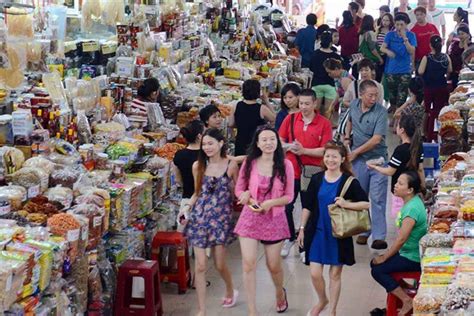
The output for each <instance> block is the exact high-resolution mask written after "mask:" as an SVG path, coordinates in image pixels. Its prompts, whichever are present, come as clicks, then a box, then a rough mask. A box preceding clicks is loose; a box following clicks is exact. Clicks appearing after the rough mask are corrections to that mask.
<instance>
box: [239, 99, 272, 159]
mask: <svg viewBox="0 0 474 316" xmlns="http://www.w3.org/2000/svg"><path fill="white" fill-rule="evenodd" d="M261 107H262V105H261V104H259V103H256V104H247V103H245V102H243V101H240V102H239V103H237V107H236V109H235V114H234V117H235V126H236V127H237V136H236V138H235V155H236V156H240V155H246V152H247V147H248V146H249V145H250V143H251V142H252V138H253V135H254V134H255V131H256V130H257V127H258V126H260V125H264V124H265V121H264V120H263V119H262V118H261V117H260V108H261Z"/></svg>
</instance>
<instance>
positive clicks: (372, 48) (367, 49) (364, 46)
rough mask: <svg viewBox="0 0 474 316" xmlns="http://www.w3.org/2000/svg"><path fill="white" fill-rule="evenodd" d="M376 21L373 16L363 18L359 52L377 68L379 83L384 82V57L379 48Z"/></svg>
mask: <svg viewBox="0 0 474 316" xmlns="http://www.w3.org/2000/svg"><path fill="white" fill-rule="evenodd" d="M374 25H375V21H374V18H373V17H372V16H371V15H366V16H364V17H363V18H362V25H361V26H360V31H359V52H360V53H361V54H362V55H363V56H364V58H367V59H368V60H370V61H371V62H373V63H374V64H376V65H378V66H379V67H376V75H375V77H376V79H377V81H378V82H380V81H381V80H382V74H383V68H382V67H381V66H382V65H383V63H384V60H383V58H382V56H380V53H379V48H378V46H377V34H376V33H375V27H374Z"/></svg>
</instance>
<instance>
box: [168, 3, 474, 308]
mask: <svg viewBox="0 0 474 316" xmlns="http://www.w3.org/2000/svg"><path fill="white" fill-rule="evenodd" d="M364 7H365V1H363V0H358V1H355V2H351V3H349V5H348V8H347V10H346V11H344V12H343V14H342V23H341V24H340V25H337V26H336V28H335V29H331V28H330V27H329V26H328V25H321V26H319V27H316V25H317V18H316V15H314V14H309V15H308V16H307V18H306V23H307V27H305V28H302V29H301V30H299V31H298V33H297V35H296V41H295V45H296V47H297V49H298V50H299V52H300V55H301V58H302V65H303V67H308V68H310V69H311V71H312V72H313V78H312V82H311V87H312V89H305V88H303V87H301V86H300V85H299V84H297V83H294V82H289V83H287V84H286V85H284V86H283V88H282V89H281V93H280V94H281V102H280V110H279V112H277V113H276V112H275V111H274V110H273V109H272V107H271V106H270V105H269V103H268V98H267V96H266V94H265V93H262V91H261V90H262V89H261V86H260V83H259V82H258V81H257V80H246V81H245V82H244V83H243V86H242V96H243V100H242V101H240V102H238V103H237V104H236V105H235V106H234V107H233V108H232V111H231V114H230V117H229V118H228V123H229V126H230V127H235V129H236V137H235V156H238V157H240V158H238V157H237V158H235V157H233V156H230V155H229V152H228V148H227V140H226V139H225V138H224V136H223V133H222V132H221V129H222V128H223V126H222V122H223V120H222V115H221V112H220V111H219V109H218V108H217V107H216V106H214V105H210V106H207V107H205V108H203V109H202V110H201V111H200V113H199V116H200V119H201V121H193V122H191V123H189V124H188V125H187V126H186V127H185V128H183V129H182V131H181V133H182V135H183V136H184V138H185V139H186V141H187V143H188V145H187V147H186V148H185V149H183V150H182V151H180V152H178V153H177V155H176V157H175V159H174V165H175V167H176V168H175V169H176V174H177V179H178V183H181V185H182V187H183V201H182V203H181V208H180V212H179V215H178V221H179V223H180V224H182V225H184V232H183V233H184V235H185V236H186V237H187V239H188V241H189V243H190V245H191V246H192V247H193V250H194V254H195V286H196V290H197V297H198V306H199V315H200V316H202V315H206V280H205V279H206V271H207V265H208V256H207V255H206V251H205V250H206V249H207V248H212V249H213V251H212V253H213V256H214V264H215V267H216V269H217V271H218V272H219V273H220V276H221V277H222V279H223V281H224V283H225V293H224V297H223V300H222V306H223V307H232V306H234V305H235V303H236V301H237V300H238V295H239V293H238V291H237V290H235V289H234V285H233V284H234V283H233V279H232V274H231V273H230V271H229V269H228V267H227V263H226V262H227V261H226V247H227V246H228V245H229V244H230V243H232V242H233V241H234V240H236V239H237V238H238V239H239V243H240V249H241V256H242V267H243V281H244V286H245V290H246V296H247V307H248V315H257V313H258V304H257V302H258V299H257V297H258V291H257V289H256V287H257V282H256V280H257V277H256V273H257V272H256V265H257V259H258V258H257V249H258V246H259V244H262V245H263V247H264V253H265V259H266V265H267V268H268V271H269V272H270V276H271V279H272V281H273V285H274V287H275V311H276V312H278V313H282V312H285V311H286V310H287V309H288V308H289V303H291V302H289V301H288V298H287V294H286V290H285V288H284V282H283V280H284V272H283V269H282V258H284V257H287V256H288V255H289V254H290V252H291V249H292V247H293V245H294V244H295V243H296V242H297V245H298V246H299V247H300V250H301V252H302V259H303V261H304V263H305V264H307V265H309V266H310V272H309V274H310V276H311V282H312V284H313V286H314V289H315V291H316V294H317V297H318V302H317V304H316V305H314V306H313V307H312V308H311V309H310V310H309V311H308V313H307V315H311V316H315V315H319V314H320V313H321V312H322V311H323V309H325V308H326V306H329V312H330V315H336V312H337V304H338V300H339V296H340V292H341V274H342V269H343V266H344V265H348V266H350V265H353V264H355V255H354V253H355V251H356V248H354V244H353V240H352V236H351V237H347V238H336V237H334V235H333V233H332V223H331V215H330V211H329V209H330V207H332V206H333V205H336V206H338V207H342V208H345V209H350V210H352V211H355V212H359V211H365V210H369V212H370V219H371V230H370V231H367V232H365V233H362V234H360V235H358V236H354V237H357V238H356V243H357V244H358V245H365V244H367V243H368V241H369V236H371V240H370V241H371V244H370V247H371V248H373V249H376V250H385V249H386V251H385V252H384V254H382V255H380V256H377V257H376V258H374V259H373V260H372V262H371V271H372V276H373V278H374V279H375V280H376V281H377V282H378V283H380V284H381V285H382V286H383V287H384V288H385V289H386V291H387V292H391V293H393V294H394V295H396V296H397V297H399V298H400V300H401V301H402V302H403V306H402V307H401V310H400V315H405V314H407V313H408V312H409V311H410V310H411V309H412V300H411V298H410V297H409V296H407V295H406V294H405V292H404V291H403V290H402V289H401V288H400V286H399V284H398V283H397V282H395V280H394V279H393V278H392V277H391V275H390V274H391V273H393V272H401V271H419V270H420V255H419V250H418V242H419V240H420V238H421V237H422V236H423V235H424V234H425V233H426V230H427V223H426V210H425V206H424V204H423V200H422V197H421V195H422V193H423V192H424V189H425V181H424V171H423V159H424V157H423V147H422V142H423V140H425V141H430V142H431V141H436V140H437V135H436V128H435V120H436V118H437V116H438V114H439V112H440V110H441V108H442V107H443V106H445V105H446V104H447V102H448V100H447V96H448V95H449V91H450V90H449V89H450V88H452V86H455V85H456V84H457V80H458V79H457V78H458V76H459V71H460V69H461V66H462V53H463V51H464V50H466V49H467V48H469V47H470V46H471V45H472V43H471V34H470V31H469V26H468V22H469V21H468V15H467V12H466V11H465V10H463V9H461V8H458V10H457V11H456V13H455V15H454V20H455V22H456V27H455V29H454V31H453V32H452V33H450V34H448V35H447V33H446V20H445V17H444V12H443V11H442V10H440V9H438V8H437V7H436V3H435V1H434V0H429V1H428V0H419V1H418V3H417V7H416V8H410V7H409V6H408V1H406V0H400V5H399V7H397V8H395V11H394V13H393V14H392V13H391V12H390V8H389V7H388V6H382V7H380V15H379V17H378V18H377V19H376V20H375V19H374V18H373V17H372V16H370V15H368V14H365V13H364V12H363V9H364ZM337 22H339V19H338V20H337ZM337 24H338V23H337ZM443 45H446V46H447V51H446V53H444V52H443V49H442V48H443ZM450 82H451V86H450ZM391 113H393V117H391V116H390V115H391ZM335 114H339V120H338V122H337V124H338V126H334V125H333V124H332V122H331V119H332V118H333V116H334V115H335ZM390 124H391V125H393V126H394V132H395V133H396V135H397V136H398V137H399V138H400V142H401V144H400V145H399V146H397V147H396V148H395V151H394V152H393V154H392V155H391V157H390V159H389V158H388V150H387V136H388V134H389V133H391V132H392V131H391V130H390V128H389V126H390ZM336 127H337V129H336V130H334V129H335V128H336ZM239 164H240V166H239ZM389 177H390V178H389ZM389 180H390V181H391V185H390V190H391V193H392V197H391V200H392V204H393V205H395V204H399V205H403V206H402V207H401V209H400V211H399V213H398V219H397V227H398V228H399V232H398V237H397V239H396V240H395V242H394V243H393V244H392V245H390V246H389V245H388V244H387V241H386V237H387V224H386V222H387V221H386V213H387V209H389V207H387V189H388V188H389V184H388V183H389V182H388V181H389ZM343 189H344V192H345V193H344V194H343V195H341V193H342V192H343ZM298 197H300V198H301V203H302V209H303V210H302V216H301V219H300V226H299V228H298V229H297V228H296V227H295V226H296V225H295V220H294V218H293V217H294V216H293V213H294V209H295V202H296V200H297V199H298ZM235 202H237V204H240V205H242V206H243V209H242V211H241V213H240V215H239V218H238V220H237V224H236V225H234V221H233V219H232V215H233V214H232V213H233V208H234V205H235ZM325 266H329V293H328V294H327V293H326V280H325V279H324V276H323V270H324V267H325Z"/></svg>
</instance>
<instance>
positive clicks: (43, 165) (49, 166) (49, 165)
mask: <svg viewBox="0 0 474 316" xmlns="http://www.w3.org/2000/svg"><path fill="white" fill-rule="evenodd" d="M23 167H32V168H39V169H41V170H43V171H45V172H46V173H47V174H48V176H49V175H50V174H51V173H52V172H53V170H54V169H55V165H54V163H53V162H51V161H49V160H48V159H46V158H43V157H32V158H30V159H28V160H26V161H25V163H24V164H23Z"/></svg>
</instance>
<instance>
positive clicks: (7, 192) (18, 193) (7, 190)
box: [0, 185, 27, 211]
mask: <svg viewBox="0 0 474 316" xmlns="http://www.w3.org/2000/svg"><path fill="white" fill-rule="evenodd" d="M0 196H1V197H5V198H7V199H8V201H9V203H10V207H11V209H12V210H13V211H17V210H20V209H21V206H22V204H23V202H24V201H26V199H27V191H26V189H25V188H24V187H22V186H19V185H8V186H3V187H0Z"/></svg>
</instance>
